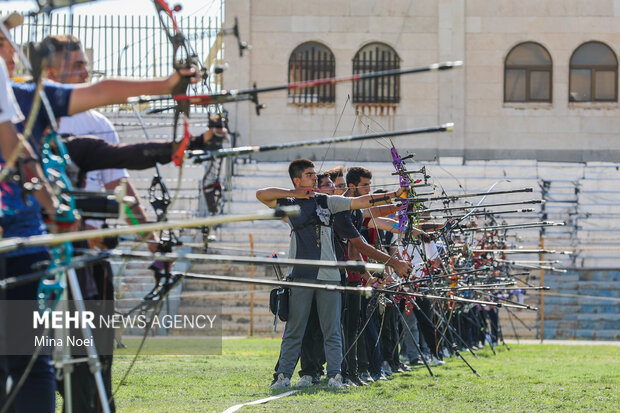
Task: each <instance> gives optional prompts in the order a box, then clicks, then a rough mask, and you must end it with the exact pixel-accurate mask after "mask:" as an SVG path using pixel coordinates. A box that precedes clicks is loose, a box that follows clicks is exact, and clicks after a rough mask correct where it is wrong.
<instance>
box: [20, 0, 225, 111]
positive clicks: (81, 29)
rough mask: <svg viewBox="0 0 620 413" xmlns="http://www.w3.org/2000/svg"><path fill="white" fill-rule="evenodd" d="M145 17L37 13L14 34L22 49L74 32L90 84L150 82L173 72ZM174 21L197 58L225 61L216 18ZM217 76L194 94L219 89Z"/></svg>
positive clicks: (162, 39) (155, 28)
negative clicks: (114, 79) (113, 80)
mask: <svg viewBox="0 0 620 413" xmlns="http://www.w3.org/2000/svg"><path fill="white" fill-rule="evenodd" d="M148 14H149V15H146V16H110V15H104V16H92V15H75V16H72V18H70V17H69V16H68V15H66V14H52V15H51V16H45V15H40V16H38V18H36V19H35V18H32V17H31V18H26V19H25V21H24V24H23V25H22V26H20V27H18V28H16V29H14V30H13V36H14V38H15V40H16V42H17V43H18V44H21V45H24V46H26V45H27V44H28V42H31V41H33V42H39V41H41V40H42V39H43V38H44V37H45V36H47V35H56V34H73V35H74V36H76V37H77V38H79V39H80V40H81V42H82V45H83V47H84V49H85V51H86V54H87V56H88V57H89V58H90V70H91V74H92V80H93V81H94V82H97V81H99V80H101V79H104V78H108V77H127V78H139V79H149V78H156V77H162V76H168V75H170V74H171V73H172V70H173V69H172V60H173V51H172V46H171V43H170V41H169V40H168V38H167V37H166V33H165V31H164V30H163V29H162V27H161V26H160V23H159V19H158V18H157V15H156V14H155V11H153V12H152V13H148ZM178 23H179V28H180V30H181V31H182V32H183V33H184V34H185V36H186V38H188V39H189V41H190V43H191V44H192V46H193V48H194V49H195V52H196V55H197V56H198V57H199V59H201V60H202V61H203V62H204V63H205V65H206V66H207V67H209V66H210V65H211V64H217V63H218V62H220V61H221V60H222V59H223V57H224V56H223V50H222V49H221V48H220V47H219V44H220V43H218V42H216V39H217V36H218V33H219V32H220V30H221V27H222V24H221V23H222V22H221V18H220V17H212V16H191V17H187V18H180V19H179V20H178ZM25 49H27V48H25ZM207 56H209V57H207ZM17 69H18V70H17V71H16V74H17V75H18V76H19V75H20V74H23V73H24V72H23V70H22V72H20V71H19V70H20V68H19V67H18V68H17ZM217 77H218V76H216V75H214V76H212V77H209V79H208V81H207V84H205V85H200V86H199V88H198V90H197V93H208V91H209V90H210V91H211V92H213V91H219V90H220V85H221V81H220V79H218V78H217ZM162 105H163V106H166V105H167V103H163V104H162ZM153 106H154V107H157V106H155V105H154V104H153ZM108 109H110V108H108ZM114 109H115V110H118V109H119V107H114ZM120 109H121V110H122V107H121V108H120ZM194 110H196V109H194ZM198 110H203V109H198Z"/></svg>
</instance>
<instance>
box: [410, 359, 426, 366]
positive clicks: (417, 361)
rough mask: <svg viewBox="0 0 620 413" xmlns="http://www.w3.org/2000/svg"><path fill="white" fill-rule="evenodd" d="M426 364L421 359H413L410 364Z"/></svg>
mask: <svg viewBox="0 0 620 413" xmlns="http://www.w3.org/2000/svg"><path fill="white" fill-rule="evenodd" d="M422 365H424V362H423V361H422V360H421V359H412V360H411V361H410V362H409V366H422Z"/></svg>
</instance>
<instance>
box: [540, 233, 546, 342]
mask: <svg viewBox="0 0 620 413" xmlns="http://www.w3.org/2000/svg"><path fill="white" fill-rule="evenodd" d="M540 249H542V250H543V251H544V250H545V236H544V235H541V236H540ZM540 259H541V260H544V259H545V253H544V252H543V253H541V254H540ZM540 286H541V287H544V286H545V267H544V266H542V267H540ZM544 340H545V290H544V288H543V289H542V290H540V343H541V344H542V342H543V341H544Z"/></svg>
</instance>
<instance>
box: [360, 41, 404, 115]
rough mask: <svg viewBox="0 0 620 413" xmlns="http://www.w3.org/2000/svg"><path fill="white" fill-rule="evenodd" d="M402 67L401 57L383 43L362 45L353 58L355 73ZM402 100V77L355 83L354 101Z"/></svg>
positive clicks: (394, 102)
mask: <svg viewBox="0 0 620 413" xmlns="http://www.w3.org/2000/svg"><path fill="white" fill-rule="evenodd" d="M399 68H400V57H398V54H397V53H396V51H395V50H394V49H392V48H391V47H390V46H388V45H386V44H383V43H371V44H368V45H366V46H364V47H362V48H361V49H360V50H359V51H358V52H357V53H356V54H355V57H354V58H353V74H360V73H369V72H377V71H382V70H392V69H399ZM399 102H400V77H399V76H386V77H381V78H375V79H366V80H362V81H360V82H356V83H353V103H357V104H369V103H370V104H397V103H399Z"/></svg>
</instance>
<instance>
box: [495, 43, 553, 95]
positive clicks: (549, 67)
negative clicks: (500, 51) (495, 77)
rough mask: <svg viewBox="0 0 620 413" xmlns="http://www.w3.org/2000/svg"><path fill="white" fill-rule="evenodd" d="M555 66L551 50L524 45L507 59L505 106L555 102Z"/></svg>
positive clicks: (536, 44)
mask: <svg viewBox="0 0 620 413" xmlns="http://www.w3.org/2000/svg"><path fill="white" fill-rule="evenodd" d="M552 72H553V64H552V62H551V56H550V55H549V52H547V49H545V48H544V47H542V46H541V45H539V44H538V43H534V42H525V43H520V44H518V45H516V46H515V47H513V48H512V50H511V51H510V52H509V53H508V56H506V63H505V65H504V102H551V75H552Z"/></svg>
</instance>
